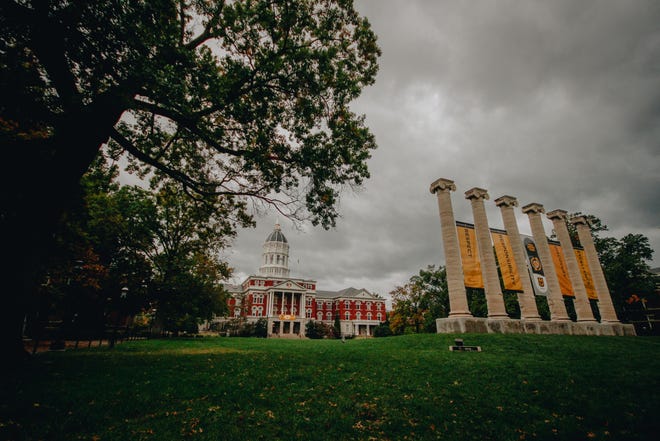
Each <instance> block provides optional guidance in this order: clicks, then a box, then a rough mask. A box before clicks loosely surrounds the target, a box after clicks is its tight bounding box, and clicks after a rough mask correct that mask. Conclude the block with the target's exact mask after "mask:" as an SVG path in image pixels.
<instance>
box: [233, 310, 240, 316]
mask: <svg viewBox="0 0 660 441" xmlns="http://www.w3.org/2000/svg"><path fill="white" fill-rule="evenodd" d="M240 316H241V308H234V317H240Z"/></svg>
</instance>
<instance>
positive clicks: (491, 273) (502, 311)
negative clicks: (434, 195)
mask: <svg viewBox="0 0 660 441" xmlns="http://www.w3.org/2000/svg"><path fill="white" fill-rule="evenodd" d="M465 199H469V200H470V203H471V204H472V215H473V216H474V231H475V234H476V236H477V245H478V248H479V259H480V260H481V273H482V274H483V277H484V288H485V289H484V290H485V291H486V303H487V305H488V318H498V319H499V318H509V316H508V315H507V314H506V308H505V307H504V297H503V296H502V288H501V287H500V278H499V276H498V275H497V265H496V263H495V254H494V253H493V242H492V241H491V238H490V228H489V227H488V217H487V216H486V207H485V206H484V199H488V192H487V191H486V190H484V189H483V188H477V187H474V188H471V189H470V190H468V191H466V192H465Z"/></svg>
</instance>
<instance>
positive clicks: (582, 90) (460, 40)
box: [226, 0, 660, 294]
mask: <svg viewBox="0 0 660 441" xmlns="http://www.w3.org/2000/svg"><path fill="white" fill-rule="evenodd" d="M356 6H357V8H358V9H359V10H360V11H361V13H362V14H364V15H366V16H367V17H368V18H369V20H370V22H371V23H372V25H373V27H374V29H375V31H376V33H377V34H378V35H379V43H380V45H381V48H382V50H383V57H382V59H381V70H380V72H379V76H378V78H377V81H376V84H375V85H374V86H372V87H371V88H369V89H367V90H365V91H364V94H363V96H362V97H361V98H360V99H359V100H358V101H356V102H355V103H354V106H353V107H354V110H355V111H357V112H360V113H365V114H366V115H367V122H368V124H369V126H370V128H371V129H372V131H373V132H374V134H375V136H376V140H377V142H378V145H379V149H378V150H377V151H376V152H374V155H373V158H372V159H371V160H370V162H369V166H370V170H371V173H372V178H371V179H370V180H369V181H368V182H367V183H366V185H365V188H364V189H363V190H362V191H360V192H359V193H357V194H351V193H348V194H345V195H344V197H343V198H342V203H341V207H340V208H341V212H342V214H343V217H342V219H340V220H339V224H338V226H337V228H336V229H335V230H332V231H328V232H326V231H322V230H317V229H313V228H311V227H309V226H305V227H304V228H303V231H297V230H295V229H294V228H293V227H292V226H291V225H289V224H288V223H286V222H285V221H282V223H283V228H284V231H285V234H286V235H287V237H288V239H289V242H290V244H291V254H292V262H294V264H293V265H292V269H293V271H294V273H296V275H297V276H300V277H305V278H313V279H317V280H318V281H319V287H320V288H321V289H340V288H344V287H347V286H350V285H353V286H356V287H364V288H367V289H370V290H375V291H377V292H379V293H382V294H384V293H387V292H388V291H390V290H391V289H392V288H394V286H395V285H396V284H402V283H405V281H406V280H407V279H408V277H410V276H411V275H412V274H413V273H415V272H416V271H418V270H419V269H420V268H422V267H424V266H425V265H427V264H442V263H444V256H443V255H442V244H441V241H440V226H439V221H438V214H437V206H436V202H435V199H434V197H433V196H432V195H431V194H430V193H429V192H428V187H429V184H430V183H431V182H432V181H433V180H435V179H436V178H438V177H448V178H452V179H454V180H455V181H456V183H457V186H458V191H457V192H456V193H454V194H453V203H454V208H455V212H456V217H457V219H462V220H466V221H471V219H472V215H471V212H470V206H469V204H468V202H467V201H466V200H465V199H464V198H463V192H464V191H466V190H467V189H469V188H471V187H474V186H479V187H484V188H487V189H488V190H489V192H490V195H491V199H495V198H496V197H498V196H501V195H503V194H510V195H514V196H516V197H518V199H519V201H520V202H521V204H525V203H529V202H540V203H542V204H544V205H545V206H546V208H547V209H548V210H550V209H554V208H563V209H566V210H568V211H582V212H585V213H590V214H594V215H596V216H598V217H600V218H601V219H602V221H603V222H604V223H605V224H607V225H608V226H609V227H610V234H611V235H613V236H617V237H620V236H622V235H624V234H627V233H631V232H634V233H642V234H645V235H646V236H647V237H649V239H650V240H651V244H652V246H653V248H654V249H656V250H657V249H659V247H660V223H659V222H658V219H659V218H660V198H659V197H658V196H657V190H658V189H659V188H660V173H659V172H658V170H659V169H660V167H659V166H660V159H659V153H660V148H659V146H658V144H659V141H660V28H659V27H658V25H657V23H660V3H658V2H651V1H641V0H640V1H626V2H620V1H614V0H613V1H580V2H574V1H564V2H558V1H553V2H546V1H530V2H513V1H498V2H491V1H482V2H459V1H416V2H415V1H406V2H400V1H394V0H391V1H384V0H378V1H376V0H371V1H357V2H356ZM487 211H488V217H489V221H490V224H491V226H493V227H498V226H501V219H500V215H499V211H498V209H497V208H496V207H495V205H494V204H493V203H492V202H488V203H487ZM275 219H276V217H275V215H274V214H273V215H272V217H271V216H264V217H263V218H261V219H259V224H258V227H257V228H256V229H255V230H244V231H241V233H240V235H239V237H238V239H237V241H236V243H235V246H234V248H233V249H232V250H230V251H228V255H227V256H226V257H227V258H228V259H229V261H230V263H231V264H232V265H233V266H234V267H235V268H236V271H237V279H240V278H241V277H243V276H244V275H246V274H249V273H254V272H256V271H257V269H258V266H259V260H260V256H261V244H262V242H263V240H264V239H265V237H266V236H267V235H268V233H269V232H270V230H271V229H272V225H273V224H274V222H275ZM518 220H519V225H520V229H521V231H523V232H525V231H528V230H529V227H528V225H527V223H526V217H525V216H524V215H522V213H520V212H518ZM545 225H546V231H547V232H548V233H550V231H551V226H550V225H551V224H550V222H549V221H546V223H545ZM655 257H656V260H655V265H659V264H660V257H659V256H655ZM298 261H299V262H300V263H297V262H298Z"/></svg>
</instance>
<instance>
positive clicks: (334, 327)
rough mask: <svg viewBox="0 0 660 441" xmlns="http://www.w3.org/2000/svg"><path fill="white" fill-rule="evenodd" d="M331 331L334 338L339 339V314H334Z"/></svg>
mask: <svg viewBox="0 0 660 441" xmlns="http://www.w3.org/2000/svg"><path fill="white" fill-rule="evenodd" d="M332 330H333V334H334V337H335V338H339V337H341V334H342V332H341V320H340V319H339V313H336V314H335V322H334V323H333V325H332Z"/></svg>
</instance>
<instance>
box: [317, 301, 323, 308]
mask: <svg viewBox="0 0 660 441" xmlns="http://www.w3.org/2000/svg"><path fill="white" fill-rule="evenodd" d="M321 308H323V302H320V301H318V300H317V301H316V309H321Z"/></svg>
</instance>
